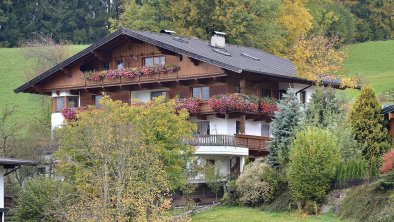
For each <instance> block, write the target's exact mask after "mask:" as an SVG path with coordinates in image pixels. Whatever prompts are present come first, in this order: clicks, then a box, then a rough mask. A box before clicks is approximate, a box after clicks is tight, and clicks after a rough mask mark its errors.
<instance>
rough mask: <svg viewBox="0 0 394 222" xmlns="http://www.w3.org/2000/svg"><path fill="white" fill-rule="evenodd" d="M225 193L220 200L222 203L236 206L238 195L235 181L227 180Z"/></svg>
mask: <svg viewBox="0 0 394 222" xmlns="http://www.w3.org/2000/svg"><path fill="white" fill-rule="evenodd" d="M226 188H227V193H225V194H224V196H223V198H222V203H224V204H226V205H237V204H238V199H239V195H238V192H237V185H236V180H235V179H229V180H228V181H227V183H226Z"/></svg>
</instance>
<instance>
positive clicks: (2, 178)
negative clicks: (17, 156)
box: [0, 165, 5, 208]
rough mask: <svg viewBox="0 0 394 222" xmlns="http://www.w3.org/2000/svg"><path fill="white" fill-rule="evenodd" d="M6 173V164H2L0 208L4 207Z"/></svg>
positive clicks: (0, 171)
mask: <svg viewBox="0 0 394 222" xmlns="http://www.w3.org/2000/svg"><path fill="white" fill-rule="evenodd" d="M4 174H5V169H4V166H3V165H0V208H4Z"/></svg>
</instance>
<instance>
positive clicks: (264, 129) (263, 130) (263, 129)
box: [261, 123, 271, 137]
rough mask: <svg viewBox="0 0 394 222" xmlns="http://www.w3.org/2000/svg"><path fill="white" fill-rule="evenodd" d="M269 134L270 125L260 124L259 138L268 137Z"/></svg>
mask: <svg viewBox="0 0 394 222" xmlns="http://www.w3.org/2000/svg"><path fill="white" fill-rule="evenodd" d="M270 134H271V132H270V124H269V123H262V124H261V136H265V137H269V136H270Z"/></svg>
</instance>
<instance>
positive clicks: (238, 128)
mask: <svg viewBox="0 0 394 222" xmlns="http://www.w3.org/2000/svg"><path fill="white" fill-rule="evenodd" d="M235 133H236V134H240V133H241V121H239V120H237V121H235Z"/></svg>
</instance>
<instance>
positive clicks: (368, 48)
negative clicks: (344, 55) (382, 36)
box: [345, 40, 394, 94]
mask: <svg viewBox="0 0 394 222" xmlns="http://www.w3.org/2000/svg"><path fill="white" fill-rule="evenodd" d="M345 70H346V71H347V72H348V73H350V74H352V75H359V76H361V78H362V80H363V81H364V82H366V83H367V84H370V85H372V86H373V88H374V89H375V91H376V92H377V93H378V94H379V93H382V92H383V91H385V90H389V89H392V88H394V40H391V41H378V42H366V43H359V44H353V45H351V46H350V47H349V58H348V59H346V61H345Z"/></svg>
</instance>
